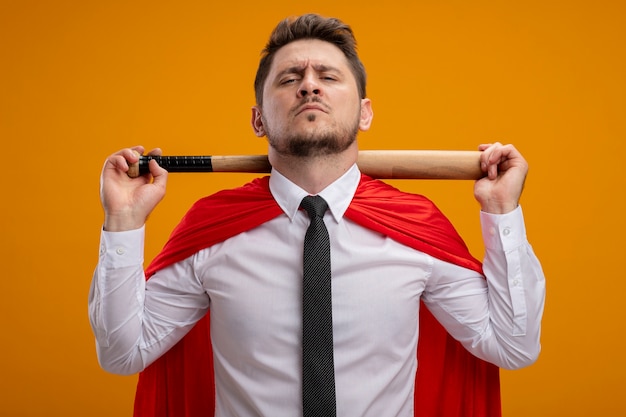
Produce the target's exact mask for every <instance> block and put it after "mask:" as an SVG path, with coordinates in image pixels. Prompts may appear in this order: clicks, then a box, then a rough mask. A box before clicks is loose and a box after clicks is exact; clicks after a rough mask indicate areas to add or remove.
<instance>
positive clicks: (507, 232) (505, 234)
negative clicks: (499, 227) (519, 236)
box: [502, 227, 511, 236]
mask: <svg viewBox="0 0 626 417" xmlns="http://www.w3.org/2000/svg"><path fill="white" fill-rule="evenodd" d="M502 234H503V235H504V236H508V235H510V234H511V228H510V227H505V228H504V230H503V231H502Z"/></svg>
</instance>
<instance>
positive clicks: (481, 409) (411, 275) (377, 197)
mask: <svg viewBox="0 0 626 417" xmlns="http://www.w3.org/2000/svg"><path fill="white" fill-rule="evenodd" d="M255 90H256V101H257V104H256V105H255V106H254V107H253V109H252V120H251V122H252V127H253V129H254V132H255V134H256V135H257V136H259V137H264V136H266V137H267V140H268V143H269V147H268V157H269V161H270V163H271V164H272V167H273V169H272V173H271V176H270V177H269V178H268V177H265V178H262V179H258V180H255V181H253V182H252V183H250V184H247V185H245V186H244V187H242V188H241V189H236V190H230V191H224V192H221V193H218V194H216V195H215V196H210V197H208V198H206V199H203V200H200V201H199V202H198V203H196V205H194V207H192V208H191V210H190V211H189V213H188V214H187V215H186V216H185V218H184V219H183V221H182V222H181V224H180V225H179V226H178V227H177V229H176V230H175V231H174V233H173V234H172V237H171V240H170V241H169V242H168V244H167V245H166V247H165V248H164V251H163V253H162V254H160V255H159V256H158V257H157V258H156V259H155V260H154V261H153V262H152V264H151V265H150V267H148V269H147V271H145V274H144V270H143V267H142V263H143V237H144V232H143V231H144V224H145V222H146V219H147V217H148V215H149V214H150V213H151V211H152V210H153V209H154V207H155V206H156V205H157V204H158V203H159V201H160V200H161V199H162V198H163V196H164V194H165V186H166V181H167V172H166V171H165V170H164V169H162V168H161V167H159V166H158V164H157V163H156V162H155V161H151V162H150V174H149V175H146V176H144V177H140V178H134V179H131V178H129V177H128V176H127V175H126V172H127V170H128V164H129V163H134V162H136V161H137V158H138V154H141V153H143V151H144V149H143V148H142V147H135V148H130V149H123V150H120V151H119V152H117V153H115V154H113V155H111V156H110V157H109V158H108V159H107V161H106V163H105V165H104V168H103V171H102V178H101V198H102V204H103V207H104V211H105V219H104V226H103V232H102V237H101V242H102V243H101V256H100V260H99V263H98V266H97V268H96V271H95V274H94V278H93V282H92V288H91V291H90V298H89V308H90V318H91V322H92V326H93V329H94V333H95V336H96V341H97V351H98V356H99V360H100V362H101V365H102V366H103V367H104V368H105V369H107V370H109V371H111V372H115V373H120V374H132V373H136V372H140V371H143V372H142V374H141V376H140V383H139V387H138V393H137V401H136V407H135V412H136V415H155V416H156V415H170V416H179V415H185V416H189V417H192V416H195V415H207V414H209V413H213V412H214V413H215V415H216V416H252V415H263V416H296V415H302V414H303V413H304V415H306V416H308V415H324V416H327V415H333V414H335V413H336V415H338V416H413V415H445V416H450V415H463V416H469V415H496V414H497V413H498V412H499V408H498V407H499V397H498V396H497V393H496V394H495V395H493V394H492V393H490V392H487V391H489V390H490V389H491V388H492V387H493V385H494V384H495V385H497V374H496V375H495V377H494V374H493V369H494V368H495V367H494V366H492V365H488V364H486V362H485V363H483V362H482V360H484V361H487V362H489V363H491V364H493V365H495V366H498V367H505V368H508V369H515V368H520V367H523V366H527V365H529V364H531V363H533V362H534V361H535V360H536V358H537V356H538V354H539V350H540V344H539V336H540V327H541V326H540V324H541V316H542V311H543V303H544V291H545V284H544V278H543V273H542V270H541V267H540V265H539V262H538V260H537V259H536V257H535V256H534V254H533V252H532V249H531V248H530V246H529V244H528V242H527V241H526V237H525V226H524V222H523V217H522V213H521V208H520V207H519V204H518V202H519V198H520V195H521V192H522V188H523V184H524V180H525V177H526V174H527V170H528V168H527V163H526V161H525V160H524V158H523V157H522V155H521V154H520V153H519V152H518V151H517V150H516V149H515V148H514V147H513V146H511V145H501V144H499V143H496V144H488V145H480V146H479V149H480V150H482V151H483V152H482V154H481V166H482V169H483V170H484V172H485V173H486V176H485V177H484V178H482V179H480V180H478V181H477V182H476V184H475V189H474V194H475V198H476V199H477V200H478V202H479V203H480V205H481V221H482V227H483V235H484V240H485V245H486V255H485V260H484V264H483V265H482V267H481V265H480V263H479V262H477V261H476V260H474V259H473V258H472V257H471V256H470V255H469V254H468V253H467V249H466V248H465V246H464V244H463V243H462V242H461V241H460V239H459V238H458V235H456V232H455V231H454V229H453V228H452V227H451V226H450V225H449V223H448V222H447V220H446V219H445V218H444V217H443V216H442V215H441V213H439V212H438V210H437V209H436V208H435V207H434V206H433V205H432V204H431V203H430V202H429V201H428V200H426V199H424V198H423V197H421V196H413V195H407V194H405V193H401V192H400V191H397V190H395V189H392V188H391V187H388V186H386V185H385V184H383V183H382V182H380V181H375V180H371V179H370V178H367V177H365V176H362V175H361V174H360V172H359V170H358V167H357V166H356V160H357V154H358V146H357V141H356V137H357V133H358V131H359V130H361V131H365V130H367V129H369V127H370V124H371V122H372V117H373V112H372V105H371V101H370V99H369V98H367V97H366V94H365V72H364V69H363V66H362V64H361V62H360V61H359V59H358V56H357V54H356V51H355V40H354V37H353V35H352V31H351V30H350V28H349V27H348V26H347V25H345V24H343V23H342V22H340V21H339V20H336V19H326V18H322V17H320V16H318V15H304V16H301V17H299V18H297V19H292V20H285V21H283V22H281V23H280V24H279V25H278V26H277V28H276V29H275V30H274V32H273V33H272V35H271V37H270V41H269V42H268V44H267V46H266V48H265V50H264V55H263V58H262V59H261V62H260V65H259V69H258V72H257V77H256V80H255ZM151 153H153V154H159V153H160V150H158V149H157V150H154V151H152V152H151ZM307 196H320V197H322V198H323V200H325V202H326V203H327V204H328V210H327V211H325V213H324V214H321V216H323V224H324V226H325V227H326V229H327V230H328V236H329V240H330V257H331V259H330V265H331V271H332V272H331V275H332V280H331V282H332V284H329V285H330V286H331V287H332V288H331V293H332V301H331V303H332V304H331V305H332V306H331V308H330V309H331V310H332V312H331V313H332V318H331V320H332V335H331V336H329V337H327V336H323V337H320V338H321V339H323V341H328V340H330V344H331V347H332V348H333V351H332V352H331V359H330V361H331V363H332V369H333V371H332V372H331V373H332V378H331V379H334V380H333V381H332V382H331V383H330V384H327V383H326V382H325V383H323V384H317V383H315V382H314V383H312V385H313V386H314V388H316V386H317V385H324V387H326V386H327V385H332V389H331V391H332V393H331V394H330V395H331V396H332V400H330V401H327V400H326V397H324V398H321V397H316V399H315V400H314V401H313V402H314V403H315V404H321V403H323V402H324V403H325V402H328V403H329V407H330V408H332V409H333V410H331V411H328V410H326V409H325V410H321V411H320V410H317V411H313V412H312V413H313V414H310V413H311V411H310V410H308V409H307V407H308V406H307V405H306V402H307V398H308V395H309V394H308V388H303V386H304V385H307V384H305V383H304V382H303V380H308V379H307V378H308V376H306V377H305V376H304V374H305V371H303V362H306V359H304V357H305V356H306V355H305V354H304V353H303V345H305V344H306V343H303V337H304V336H303V333H304V332H305V330H304V328H305V325H304V324H303V321H304V319H303V316H302V311H303V310H306V309H307V308H309V305H310V304H309V303H307V302H306V301H303V292H304V291H305V290H304V289H303V269H302V268H303V262H304V263H305V264H306V262H307V260H306V258H305V259H303V257H304V255H303V252H302V247H303V244H304V241H305V234H306V231H307V228H308V227H309V223H312V222H313V220H310V219H309V215H308V214H307V211H308V210H309V209H308V208H307V211H305V210H300V209H299V208H300V206H301V201H303V199H304V198H305V197H307ZM303 204H304V203H303ZM312 217H315V216H312ZM305 268H306V266H305ZM304 274H305V276H306V272H305V273H304ZM145 278H149V279H148V280H147V281H145ZM321 302H322V301H321V300H318V299H315V302H313V303H311V304H312V305H314V304H317V303H321ZM421 302H423V304H424V305H425V306H426V307H428V311H427V310H425V309H423V310H421V311H420V303H421ZM209 310H210V332H211V334H210V342H209V339H208V337H209V336H208V329H209V322H208V321H207V313H208V312H209ZM430 314H432V316H434V317H435V318H436V319H437V321H438V322H439V323H441V324H442V325H443V327H445V329H446V330H447V332H449V334H450V335H452V336H453V337H454V338H455V339H456V340H458V343H459V344H458V346H456V345H454V344H450V343H447V342H445V341H444V342H433V343H445V346H443V347H441V344H440V345H435V344H431V343H430V342H428V345H426V344H424V346H422V342H423V340H420V351H422V350H423V351H425V352H430V353H431V354H432V355H431V356H429V357H428V359H424V357H423V356H422V357H420V363H419V372H418V373H417V375H418V377H417V379H416V370H417V369H418V363H417V362H418V361H417V359H416V349H417V344H418V334H419V335H420V338H422V337H425V336H426V334H425V333H426V331H427V330H429V329H431V328H434V327H435V326H434V325H433V324H432V323H430V322H423V321H421V320H420V321H419V322H418V317H420V319H422V318H424V317H429V315H430ZM322 320H323V319H321V318H319V319H316V321H322ZM201 323H203V324H202V325H201ZM194 326H195V327H194ZM420 326H421V327H422V328H421V329H420ZM422 331H423V332H424V333H423V332H422ZM454 343H457V342H454ZM461 345H462V346H463V347H464V348H463V347H460V346H461ZM198 346H203V347H201V348H199V347H198ZM433 346H435V347H433ZM457 348H458V349H457ZM209 349H212V354H211V353H210V352H211V351H210V350H209ZM465 349H467V351H469V352H471V355H470V354H467V351H466V350H465ZM464 355H467V357H466V356H464ZM207 356H208V359H207V358H206V357H207ZM435 357H437V358H438V359H437V360H436V359H435ZM468 357H469V358H471V359H468ZM190 358H193V359H190ZM476 358H480V359H476ZM439 359H441V361H439ZM472 360H475V361H476V362H468V361H472ZM315 361H317V359H315V360H314V362H315ZM455 361H456V362H455ZM461 361H465V362H463V364H461ZM316 363H317V362H315V363H314V365H313V367H315V365H316ZM453 363H454V365H450V364H453ZM470 363H471V365H470ZM437 366H439V368H437ZM213 367H214V368H213ZM305 367H306V366H305ZM429 367H430V368H429ZM424 372H425V374H424ZM461 374H463V376H461V377H459V378H457V379H448V378H452V377H455V378H456V376H457V375H461ZM307 375H308V374H307ZM420 375H421V377H420ZM424 375H426V376H424ZM468 375H469V376H468ZM213 376H214V377H215V388H214V389H215V392H212V391H213V386H212V383H213ZM462 378H465V382H459V381H461V379H462ZM468 380H469V381H470V382H469V383H468V382H467V381H468ZM483 383H484V385H485V387H487V388H485V387H482V385H481V384H483ZM473 384H476V385H477V386H479V387H478V388H476V387H472V388H468V386H469V385H473ZM207 387H210V388H207ZM489 387H491V388H489ZM472 390H473V391H472ZM209 391H210V392H209ZM469 391H472V392H474V391H476V392H479V394H476V395H474V394H470V393H469ZM450 392H452V394H451V393H450ZM425 393H426V394H425ZM213 395H215V397H213ZM479 395H483V397H484V399H482V400H481V399H480V398H478V397H479ZM490 395H491V396H490ZM213 398H215V404H214V403H213ZM451 398H452V401H451V400H450V399H451ZM474 403H475V404H474ZM461 407H463V408H461ZM213 408H214V409H213ZM335 408H336V410H335ZM148 409H150V410H149V411H146V410H148ZM303 409H304V411H303ZM189 410H192V411H189ZM315 413H317V414H315Z"/></svg>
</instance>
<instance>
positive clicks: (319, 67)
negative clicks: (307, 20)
mask: <svg viewBox="0 0 626 417" xmlns="http://www.w3.org/2000/svg"><path fill="white" fill-rule="evenodd" d="M371 116H372V114H371V104H370V101H369V99H363V100H361V99H360V98H359V93H358V89H357V85H356V81H355V78H354V76H353V74H352V72H351V70H350V66H349V63H348V61H347V59H346V57H345V56H344V55H343V53H342V52H341V50H340V49H339V48H337V47H336V46H335V45H332V44H330V43H328V42H324V41H320V40H317V39H311V40H298V41H295V42H291V43H289V44H287V45H285V46H283V47H282V48H281V49H279V50H278V52H277V53H276V55H275V56H274V60H273V63H272V67H271V69H270V72H269V74H268V77H267V80H266V81H265V88H264V92H263V108H262V109H261V108H259V107H258V106H255V107H254V108H253V114H252V125H253V128H254V129H255V133H256V134H257V136H264V135H266V136H267V138H268V141H269V143H270V146H271V147H272V148H273V149H274V150H275V151H276V152H278V153H280V154H284V155H295V156H311V155H323V154H330V153H338V152H341V151H343V150H345V149H347V148H348V147H349V146H350V145H351V144H352V143H353V142H354V140H355V138H356V135H357V132H358V130H359V129H361V130H367V129H368V128H369V124H370V121H371Z"/></svg>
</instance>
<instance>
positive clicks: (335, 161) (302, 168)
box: [268, 141, 358, 195]
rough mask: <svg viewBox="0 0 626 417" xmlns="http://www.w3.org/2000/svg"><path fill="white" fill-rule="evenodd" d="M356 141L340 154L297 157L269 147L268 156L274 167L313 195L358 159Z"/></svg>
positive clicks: (343, 172)
mask: <svg viewBox="0 0 626 417" xmlns="http://www.w3.org/2000/svg"><path fill="white" fill-rule="evenodd" d="M357 157H358V147H357V143H356V141H355V142H354V143H353V144H352V145H351V146H350V147H349V148H348V149H346V150H345V151H343V152H341V153H338V154H331V155H319V156H310V157H297V156H290V155H284V154H279V153H277V152H276V151H275V150H274V149H273V148H272V147H270V148H269V151H268V158H269V162H270V164H271V165H272V167H273V168H274V169H276V170H277V171H278V172H280V173H281V174H282V175H284V176H285V177H287V178H288V179H289V180H290V181H292V182H293V183H294V184H296V185H298V186H299V187H300V188H302V189H303V190H305V191H306V192H308V193H309V194H311V195H315V194H318V193H319V192H320V191H322V190H323V189H324V188H326V187H327V186H328V185H330V184H331V183H333V182H334V181H335V180H337V179H338V178H339V177H341V176H342V175H343V174H345V173H346V171H348V170H349V169H350V167H352V165H354V163H355V162H356V161H357Z"/></svg>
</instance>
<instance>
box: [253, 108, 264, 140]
mask: <svg viewBox="0 0 626 417" xmlns="http://www.w3.org/2000/svg"><path fill="white" fill-rule="evenodd" d="M250 123H251V124H252V130H254V134H255V135H257V136H258V137H263V136H265V127H264V126H263V115H262V114H261V108H260V107H259V106H253V107H252V119H251V120H250Z"/></svg>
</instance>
